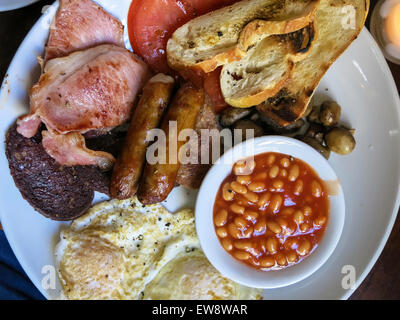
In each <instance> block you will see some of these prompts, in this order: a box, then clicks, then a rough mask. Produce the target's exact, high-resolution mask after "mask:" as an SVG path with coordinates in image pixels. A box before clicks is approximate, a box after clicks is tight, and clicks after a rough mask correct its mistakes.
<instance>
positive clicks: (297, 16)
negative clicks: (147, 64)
mask: <svg viewBox="0 0 400 320" xmlns="http://www.w3.org/2000/svg"><path fill="white" fill-rule="evenodd" d="M318 2H319V0H243V1H241V2H238V3H235V4H233V5H231V6H228V7H225V8H222V9H219V10H216V11H212V12H210V13H208V14H206V15H203V16H200V17H198V18H195V19H193V20H191V21H189V22H188V23H186V24H185V25H183V26H182V27H180V28H178V29H177V30H176V31H175V32H174V34H173V35H172V37H171V38H170V39H169V40H168V44H167V57H168V64H169V65H170V67H171V68H173V69H175V70H178V71H179V70H183V69H185V68H194V69H196V68H197V69H200V70H202V71H203V72H205V73H208V72H211V71H213V70H215V69H216V68H217V67H218V66H221V65H224V64H226V63H229V62H232V61H237V60H240V59H241V58H243V57H244V56H245V55H246V52H247V50H248V49H249V48H251V47H252V46H254V45H255V44H256V43H257V42H259V41H261V40H262V39H264V38H265V37H268V36H270V35H274V34H282V33H289V32H293V31H296V30H299V29H301V28H303V27H305V26H307V25H308V24H309V23H310V21H312V20H313V15H314V12H315V9H316V6H317V4H318Z"/></svg>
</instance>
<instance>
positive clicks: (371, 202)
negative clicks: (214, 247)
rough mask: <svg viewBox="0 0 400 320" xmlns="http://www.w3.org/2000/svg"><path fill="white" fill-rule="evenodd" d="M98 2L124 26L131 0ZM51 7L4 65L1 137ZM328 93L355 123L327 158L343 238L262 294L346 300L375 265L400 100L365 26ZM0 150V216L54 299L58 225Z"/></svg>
mask: <svg viewBox="0 0 400 320" xmlns="http://www.w3.org/2000/svg"><path fill="white" fill-rule="evenodd" d="M98 2H99V3H100V4H101V5H103V7H104V8H105V9H106V10H108V11H110V12H111V13H113V14H114V15H115V16H117V17H118V18H120V19H121V20H122V21H123V22H124V24H126V13H127V10H128V7H129V4H130V0H120V1H118V2H117V1H111V0H99V1H98ZM54 12H55V7H53V8H52V10H49V11H48V12H47V13H46V14H45V15H44V17H42V18H41V19H40V20H39V21H38V22H37V23H36V24H35V26H34V27H33V28H32V30H31V31H30V33H29V34H28V35H27V37H26V38H25V40H24V42H23V43H22V44H21V47H20V48H19V50H18V52H17V53H16V55H15V57H14V59H13V61H12V63H11V65H10V68H9V70H8V73H7V77H6V78H5V80H4V83H3V85H2V91H1V93H0V132H1V134H2V135H3V136H4V133H5V131H6V130H7V129H8V127H9V125H10V124H11V123H12V122H13V121H15V119H16V118H17V116H19V115H21V114H23V113H26V112H27V111H28V95H27V94H28V89H29V88H30V87H31V86H32V84H33V83H34V82H35V81H36V80H37V79H38V76H39V70H40V69H39V66H38V64H37V62H36V56H37V55H40V54H41V53H42V52H43V47H44V44H45V41H46V38H47V35H48V26H49V22H50V21H51V18H52V15H53V14H54ZM326 89H328V91H327V90H326ZM327 96H328V97H329V98H331V99H334V100H336V101H337V102H338V103H339V104H340V105H341V106H342V107H343V116H342V118H343V120H344V122H347V123H348V124H351V126H352V127H353V128H356V140H357V147H356V149H355V151H354V152H353V153H352V154H351V155H348V156H337V155H332V156H331V158H330V160H329V162H330V163H331V165H332V167H333V168H334V169H335V171H336V173H337V175H338V177H339V179H340V181H341V183H342V186H343V189H344V193H345V198H346V221H345V226H344V229H343V233H342V237H341V240H340V242H339V244H338V246H337V248H336V250H335V251H334V253H333V254H332V256H331V257H330V258H329V260H328V261H327V262H326V263H325V264H324V266H323V267H322V268H321V269H319V270H318V271H317V272H315V273H314V274H313V275H312V276H310V277H308V278H307V279H305V280H303V281H301V282H298V283H296V284H293V285H291V286H288V287H284V288H280V289H271V290H266V291H265V298H267V299H308V298H310V299H312V298H314V299H340V298H342V299H345V298H348V297H349V296H350V295H351V293H352V292H353V291H354V289H355V288H356V287H357V286H358V285H359V284H360V283H361V281H362V280H363V279H364V278H365V276H366V275H367V273H368V272H369V271H370V270H371V268H372V266H373V265H374V263H375V262H376V260H377V258H378V256H379V254H380V253H381V251H382V249H383V247H384V245H385V243H386V240H387V238H388V236H389V234H390V231H391V229H392V226H393V223H394V221H395V218H396V214H397V210H398V207H399V202H400V192H399V184H400V170H399V169H400V168H399V167H400V100H399V96H398V93H397V89H396V86H395V84H394V81H393V78H392V75H391V73H390V71H389V68H388V66H387V64H386V62H385V60H384V58H383V56H382V54H381V52H380V51H379V49H378V47H377V46H376V44H375V42H374V40H373V39H372V37H371V36H370V34H369V33H368V31H367V30H366V29H364V30H363V31H362V32H361V34H360V36H359V37H358V38H357V40H356V41H354V43H353V44H352V45H351V47H350V48H349V49H348V50H347V51H346V52H345V53H344V54H343V55H342V56H341V57H340V58H339V59H338V61H337V62H335V64H334V65H333V66H332V68H331V69H330V70H329V72H328V73H327V74H326V76H325V77H324V79H323V81H322V82H321V84H320V86H319V88H318V90H317V93H316V100H317V102H318V101H321V99H323V97H327ZM0 153H1V155H2V156H1V158H0V178H1V181H2V183H1V184H0V203H1V206H0V217H1V222H2V224H3V227H4V229H5V232H6V235H7V238H8V240H9V242H10V244H11V247H12V248H13V250H14V253H15V254H16V256H17V258H18V260H19V261H20V263H21V265H22V267H23V268H24V270H25V271H26V273H27V274H28V276H29V277H30V278H31V280H32V281H33V283H34V284H35V285H36V286H37V287H38V289H39V290H40V291H41V292H42V293H43V294H44V295H45V296H46V297H49V298H55V297H57V296H58V293H59V291H58V290H59V287H58V288H57V289H56V290H51V289H50V290H47V291H46V290H44V289H43V288H42V286H41V282H42V278H43V274H42V268H43V267H44V266H46V265H52V264H53V256H52V249H53V246H54V244H55V243H56V241H57V238H58V231H59V228H60V226H61V225H62V223H58V222H54V221H51V220H48V219H46V218H44V217H42V216H41V215H40V214H38V213H36V212H35V211H34V210H33V209H32V208H31V207H30V206H29V204H28V203H27V202H26V201H25V200H23V199H22V197H21V195H20V193H19V191H18V190H17V188H16V187H15V185H14V182H13V180H12V178H11V176H10V173H9V169H8V163H7V159H6V157H5V156H4V145H3V144H1V147H0ZM187 192H188V191H186V190H184V189H177V190H174V192H173V193H172V194H171V195H170V197H169V198H168V200H167V202H166V207H167V208H168V209H169V210H176V209H177V208H179V207H182V206H185V205H191V206H192V207H194V196H195V195H194V194H193V193H187ZM103 198H104V197H103ZM96 199H97V200H99V199H101V195H98V196H97V197H96ZM347 265H351V266H353V267H354V268H355V271H356V283H355V285H354V286H353V288H350V289H348V288H347V287H345V289H344V288H343V287H342V280H343V277H344V276H345V275H344V274H342V270H343V267H344V266H347ZM345 270H347V269H346V268H345ZM345 280H346V279H345ZM345 282H346V281H344V284H346V283H345Z"/></svg>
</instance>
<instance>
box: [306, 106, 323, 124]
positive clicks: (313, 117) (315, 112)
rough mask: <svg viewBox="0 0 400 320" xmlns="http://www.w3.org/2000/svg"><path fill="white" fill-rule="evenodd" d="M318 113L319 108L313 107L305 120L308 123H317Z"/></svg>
mask: <svg viewBox="0 0 400 320" xmlns="http://www.w3.org/2000/svg"><path fill="white" fill-rule="evenodd" d="M319 112H320V107H319V106H313V107H312V110H311V112H310V114H309V115H308V117H307V120H308V121H310V122H315V123H319Z"/></svg>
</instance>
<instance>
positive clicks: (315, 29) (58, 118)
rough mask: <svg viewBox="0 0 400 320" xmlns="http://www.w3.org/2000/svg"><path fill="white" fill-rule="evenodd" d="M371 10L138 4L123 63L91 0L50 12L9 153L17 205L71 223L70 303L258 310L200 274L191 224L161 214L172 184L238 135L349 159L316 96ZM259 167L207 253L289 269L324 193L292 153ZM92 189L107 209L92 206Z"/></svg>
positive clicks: (219, 203) (220, 216)
mask: <svg viewBox="0 0 400 320" xmlns="http://www.w3.org/2000/svg"><path fill="white" fill-rule="evenodd" d="M346 6H351V7H352V8H354V10H355V11H354V14H355V16H354V19H353V20H352V23H353V24H352V25H351V27H349V28H347V25H346V23H347V22H346V21H347V20H345V19H343V8H345V7H346ZM367 12H368V2H367V1H366V0H341V1H338V0H242V1H237V0H218V1H211V0H207V1H200V0H188V1H185V2H179V4H178V3H177V1H173V0H167V1H161V0H134V1H132V4H131V6H130V10H129V12H128V13H127V27H128V30H127V34H128V38H129V41H130V44H131V46H132V49H133V51H131V50H128V49H127V48H126V47H125V42H124V26H123V24H122V22H121V21H119V20H118V19H116V18H115V17H114V16H113V15H111V14H110V13H108V12H107V11H105V10H104V9H103V8H102V7H100V6H99V5H98V4H97V3H95V2H94V1H92V0H60V1H59V7H58V10H57V12H56V14H55V16H54V19H53V21H52V23H51V25H50V30H49V37H48V41H47V44H46V46H45V48H44V55H43V57H39V58H38V60H39V63H40V64H41V67H42V69H41V75H40V78H39V79H38V81H37V83H36V84H34V85H33V87H32V88H31V89H30V93H29V102H30V111H29V113H28V114H27V115H24V116H21V117H20V118H18V119H17V121H16V123H15V124H13V125H12V126H11V127H10V128H9V130H8V132H7V134H6V141H5V143H6V156H7V159H8V162H9V167H10V172H11V175H12V177H13V179H14V182H15V185H16V186H17V188H18V189H19V191H20V192H21V194H22V196H23V197H24V199H26V200H27V201H28V202H29V204H30V205H31V206H32V207H33V208H34V209H35V210H37V211H38V212H39V213H41V214H42V215H44V216H45V217H47V218H50V219H53V220H61V221H67V220H73V222H72V224H71V226H70V227H69V228H68V229H65V230H63V231H62V232H61V236H60V243H59V244H58V245H57V248H56V250H55V252H56V257H57V263H58V265H59V277H60V279H61V283H62V286H63V292H64V295H65V296H66V297H67V298H70V299H96V298H102V299H103V298H112V299H167V298H175V299H186V298H189V299H190V298H199V299H234V298H238V299H255V298H259V297H260V295H259V292H258V291H257V290H256V289H250V288H246V287H243V286H241V285H239V284H236V283H235V282H233V281H231V280H229V279H227V278H225V277H224V276H223V275H221V274H219V272H218V271H217V270H216V269H214V268H213V266H212V265H211V264H210V263H209V262H208V260H207V258H206V256H205V255H204V254H203V252H202V251H201V248H200V245H199V243H198V240H197V237H196V232H195V227H194V218H193V212H192V211H190V210H183V211H178V212H176V213H173V214H172V213H170V212H168V211H167V210H166V209H165V208H164V207H163V206H161V205H160V203H162V202H163V201H164V200H166V199H167V198H168V196H169V195H170V193H171V192H172V190H173V189H174V188H175V187H176V186H178V185H181V186H184V187H186V188H189V189H199V188H200V186H201V183H202V181H203V179H204V177H205V176H206V174H207V172H208V170H209V168H210V167H211V166H212V164H213V163H212V156H210V155H208V157H207V156H206V157H203V153H204V150H209V149H210V145H211V142H212V139H213V137H214V136H215V133H219V132H220V130H221V129H225V130H228V131H229V132H231V133H232V134H231V136H232V135H234V136H235V135H236V136H237V135H238V136H240V137H241V138H240V140H245V139H246V135H245V132H247V131H250V132H251V134H252V136H253V137H260V136H264V135H285V136H290V137H294V138H296V139H298V140H302V141H303V142H305V143H306V144H308V145H310V146H311V147H313V148H314V149H316V150H317V151H318V152H319V153H320V154H322V155H323V156H324V157H325V158H329V155H330V152H331V151H332V152H335V153H337V154H340V155H346V154H349V153H351V152H352V151H353V149H354V148H355V146H356V141H355V139H354V129H351V128H348V127H345V126H344V125H341V124H340V117H341V108H342V107H341V106H339V104H337V103H336V102H334V101H331V100H326V101H325V102H324V103H322V105H317V104H315V103H314V102H313V101H312V97H313V95H314V92H315V90H316V88H317V86H318V84H319V82H320V81H321V78H322V77H323V75H324V74H325V72H326V71H327V70H328V69H329V67H330V66H331V65H332V63H333V62H334V61H335V60H336V59H337V58H338V57H339V56H340V55H341V53H342V52H343V51H344V50H345V49H346V48H347V47H348V46H349V45H350V44H351V42H352V41H353V40H354V39H355V38H356V37H357V35H358V34H359V32H360V31H361V29H362V27H363V25H364V21H365V17H366V14H367ZM343 107H345V106H343ZM157 130H158V131H157ZM204 131H207V132H210V131H211V132H213V133H214V136H212V135H211V136H210V135H203V132H204ZM157 132H158V133H159V134H157ZM160 132H161V133H160ZM174 137H178V138H177V141H175V140H174V139H175V138H174ZM216 139H217V144H219V145H221V146H222V145H223V144H224V143H226V141H222V140H223V139H222V137H221V136H217V138H216ZM221 149H222V150H224V148H221ZM222 153H223V152H222ZM151 157H152V158H153V159H150V158H151ZM182 157H185V158H186V159H191V160H193V161H186V162H185V161H182V160H181V159H182ZM204 159H207V161H203V160H204ZM254 159H255V167H254V168H253V171H252V172H251V173H250V174H246V175H243V174H240V173H237V172H236V167H237V166H238V163H236V164H232V169H231V173H230V174H229V175H228V176H227V177H226V178H225V180H224V182H223V184H222V185H221V187H220V191H219V193H218V195H217V198H216V199H215V204H214V215H213V219H214V226H215V233H216V235H217V237H218V239H219V241H220V243H216V244H215V245H222V246H223V248H224V249H225V250H226V251H227V252H228V253H229V255H231V256H232V257H233V258H235V259H237V260H240V261H241V263H244V264H246V265H247V266H250V267H252V268H258V269H260V270H263V271H265V272H267V271H270V270H280V269H283V268H287V267H292V266H294V265H296V264H298V263H301V262H302V261H303V260H304V259H306V258H307V257H308V256H309V255H311V254H312V252H313V251H314V250H315V249H316V248H317V247H318V244H319V241H320V240H321V239H322V237H323V234H324V231H325V228H326V226H327V225H328V224H329V219H328V217H329V212H330V207H329V192H327V191H326V190H325V186H324V182H323V181H322V180H321V178H319V177H318V175H317V174H316V173H315V171H314V169H313V168H312V167H311V166H310V165H309V164H307V163H306V162H304V161H302V160H300V159H296V158H294V157H292V156H291V155H290V154H280V153H268V154H256V153H255V154H254ZM200 160H201V161H200ZM95 191H97V192H100V193H104V194H106V195H108V196H109V197H110V198H111V199H114V200H111V201H109V202H104V203H102V204H97V205H95V206H93V207H92V208H90V206H91V205H92V200H93V195H94V192H95ZM117 199H118V200H117ZM210 201H213V199H210ZM196 214H202V213H201V212H196ZM100 265H104V266H105V267H104V268H100V267H99V266H100ZM187 279H189V280H187ZM180 286H181V287H180Z"/></svg>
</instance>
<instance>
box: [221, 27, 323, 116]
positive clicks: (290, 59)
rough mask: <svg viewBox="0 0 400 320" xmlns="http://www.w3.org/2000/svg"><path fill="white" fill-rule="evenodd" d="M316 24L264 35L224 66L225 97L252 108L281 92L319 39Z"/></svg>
mask: <svg viewBox="0 0 400 320" xmlns="http://www.w3.org/2000/svg"><path fill="white" fill-rule="evenodd" d="M314 35H315V30H314V24H313V23H310V24H309V25H308V26H307V27H305V28H303V29H301V30H298V31H295V32H292V33H288V34H284V35H279V36H278V35H274V36H269V37H267V38H264V39H262V40H261V41H260V42H258V43H257V45H255V46H252V47H251V48H250V49H249V50H248V52H247V54H246V55H245V56H244V57H243V58H242V59H241V60H239V61H235V62H231V63H228V64H226V65H225V66H224V67H223V68H222V72H221V77H220V84H221V91H222V94H223V96H224V99H225V101H226V102H227V103H228V104H230V105H231V106H234V107H239V108H249V107H252V106H255V105H258V104H259V103H262V102H263V101H265V100H266V99H267V98H269V97H272V96H274V95H275V94H277V93H278V92H279V91H280V90H281V89H282V88H283V87H284V86H285V85H286V84H287V82H288V81H289V79H290V77H291V75H292V71H293V67H294V64H295V62H296V61H300V60H301V59H304V58H305V57H306V55H307V52H309V51H310V48H311V46H312V43H313V41H314V39H315V36H314Z"/></svg>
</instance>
